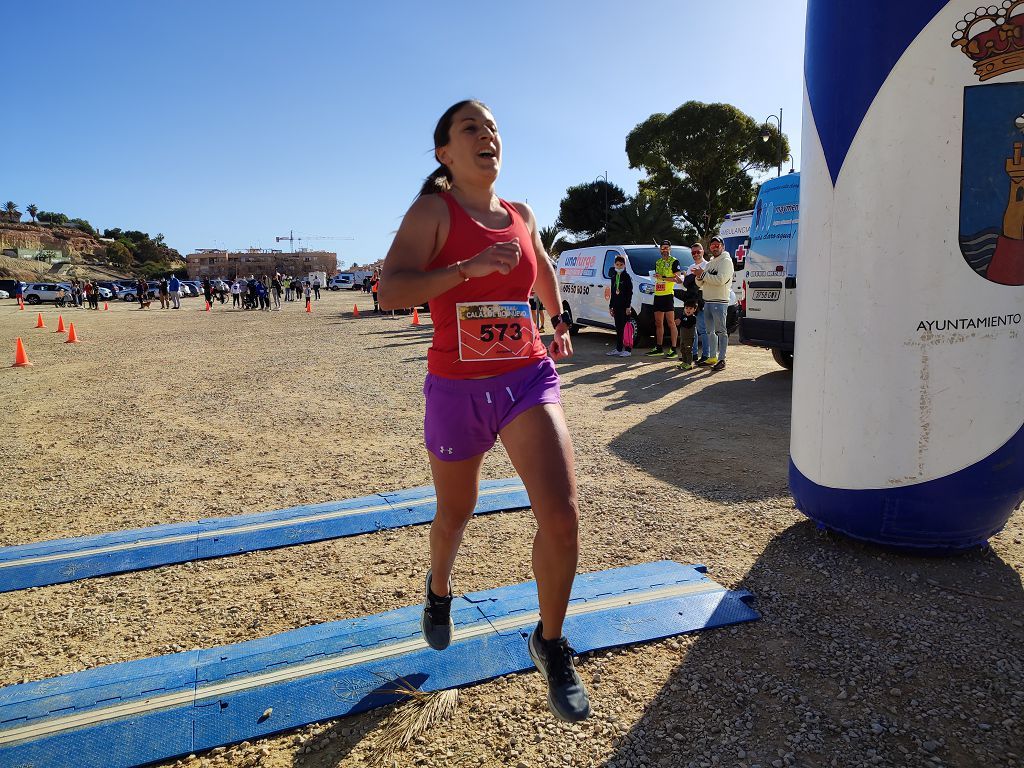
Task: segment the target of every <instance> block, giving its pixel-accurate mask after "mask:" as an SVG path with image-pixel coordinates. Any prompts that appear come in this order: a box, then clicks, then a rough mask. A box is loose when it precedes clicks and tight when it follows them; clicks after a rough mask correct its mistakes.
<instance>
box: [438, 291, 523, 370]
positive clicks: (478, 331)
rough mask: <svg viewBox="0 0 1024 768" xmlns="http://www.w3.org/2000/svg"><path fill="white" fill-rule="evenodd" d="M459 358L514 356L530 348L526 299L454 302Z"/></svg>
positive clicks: (463, 360)
mask: <svg viewBox="0 0 1024 768" xmlns="http://www.w3.org/2000/svg"><path fill="white" fill-rule="evenodd" d="M455 318H456V322H457V323H458V326H459V360H461V361H462V362H464V363H473V362H480V361H485V360H517V359H521V358H524V357H529V356H530V354H531V353H532V352H533V339H534V328H533V317H532V316H531V315H530V304H529V302H526V301H502V302H497V303H492V304H478V303H476V302H462V303H459V304H456V305H455Z"/></svg>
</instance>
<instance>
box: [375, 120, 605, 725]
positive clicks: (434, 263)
mask: <svg viewBox="0 0 1024 768" xmlns="http://www.w3.org/2000/svg"><path fill="white" fill-rule="evenodd" d="M434 148H435V149H434V155H435V157H436V159H437V160H438V162H439V163H440V166H439V167H438V168H437V170H435V171H434V172H433V173H432V174H431V175H430V176H429V177H428V178H427V180H426V181H425V182H424V185H423V188H422V189H421V190H420V195H419V197H418V198H417V200H416V202H414V203H413V205H412V207H411V208H410V209H409V211H408V213H407V214H406V215H405V218H404V219H403V221H402V225H401V227H400V228H399V230H398V234H397V235H396V236H395V240H394V243H393V244H392V246H391V249H390V250H389V251H388V255H387V259H386V260H385V262H384V273H383V280H382V282H381V283H380V286H379V299H380V306H381V307H382V308H383V309H392V308H396V309H397V308H401V307H410V306H417V305H419V304H422V303H423V302H425V301H429V302H430V312H431V317H432V320H433V323H434V338H433V343H432V345H431V347H430V349H429V350H428V352H427V370H428V373H427V378H426V382H425V383H424V387H423V391H424V395H425V397H426V415H425V419H424V439H425V442H426V447H427V451H428V456H429V459H430V469H431V472H432V474H433V478H434V488H435V491H436V495H437V514H436V515H435V517H434V522H433V524H432V525H431V527H430V565H431V568H430V570H429V571H428V572H427V576H426V585H425V595H424V609H423V618H422V621H421V626H422V629H423V635H424V637H425V639H426V641H427V643H428V644H429V645H430V646H431V647H432V648H435V649H437V650H442V649H444V648H446V647H448V644H449V643H450V642H451V639H452V633H453V631H454V626H453V624H452V621H451V617H450V607H451V601H452V584H451V574H452V568H453V566H454V563H455V556H456V554H457V552H458V549H459V544H460V543H461V541H462V536H463V533H464V532H465V530H466V526H467V524H468V523H469V521H470V519H471V517H472V514H473V509H474V507H475V506H476V501H477V494H478V491H479V485H480V468H481V465H482V464H483V458H484V454H485V453H486V452H487V451H488V450H489V449H490V448H491V447H492V446H493V445H494V443H495V441H496V439H497V438H498V437H500V438H501V441H502V443H503V444H504V446H505V449H506V451H507V452H508V455H509V458H510V459H511V460H512V464H513V465H514V466H515V468H516V471H517V472H518V473H519V476H520V477H521V478H522V480H523V484H524V485H525V486H526V489H527V492H528V493H529V495H530V501H531V503H532V505H533V512H534V514H535V515H536V517H537V528H538V530H537V535H536V537H535V538H534V542H533V571H534V574H535V576H536V578H537V592H538V601H539V604H540V617H541V621H540V622H538V624H537V627H536V628H535V629H534V631H533V633H532V634H531V635H530V639H529V643H528V647H529V651H530V656H531V657H532V658H533V660H534V663H535V664H536V665H537V668H538V669H539V670H540V672H541V674H542V675H543V676H544V678H545V679H546V681H547V683H548V705H549V706H550V708H551V710H552V712H553V713H554V714H555V715H556V716H557V717H559V718H561V719H563V720H567V721H578V720H582V719H584V718H586V717H587V716H588V715H589V714H590V701H589V698H588V696H587V692H586V689H585V688H584V685H583V682H582V680H580V677H579V675H578V674H577V673H576V669H575V667H574V665H573V656H574V653H575V652H574V651H573V650H572V648H570V647H569V643H568V641H567V640H566V638H565V636H564V635H563V634H562V622H563V620H564V618H565V612H566V607H567V606H568V602H569V594H570V591H571V589H572V583H573V579H574V577H575V574H576V563H577V559H578V556H579V513H578V506H577V499H576V472H575V467H574V457H573V447H572V440H571V438H570V437H569V431H568V428H567V427H566V423H565V416H564V414H563V412H562V406H561V394H560V389H559V380H558V373H557V371H556V370H555V365H554V361H555V360H559V359H562V358H565V357H568V356H569V355H571V354H572V346H571V344H570V341H569V326H568V323H566V322H565V318H564V317H563V316H562V315H555V316H553V317H552V329H553V331H554V339H553V340H552V342H551V346H550V348H549V349H547V350H546V349H545V348H544V345H543V343H542V342H541V340H540V336H539V334H538V332H537V329H536V327H535V326H534V324H533V322H532V318H531V317H530V305H529V301H528V299H529V296H530V291H531V290H535V291H536V293H537V297H538V299H539V300H540V301H541V302H542V303H544V304H546V305H547V306H549V307H557V306H559V301H558V282H557V280H556V278H555V273H554V270H553V269H552V267H551V262H550V261H549V260H548V258H547V256H546V254H545V253H544V248H543V246H542V245H541V242H540V237H539V236H538V233H537V223H536V220H535V219H534V216H533V211H531V210H530V208H529V206H527V205H526V204H524V203H509V202H506V201H504V200H502V199H500V198H499V197H497V195H495V193H494V183H495V181H496V180H497V178H498V172H499V169H500V167H501V138H500V136H499V134H498V128H497V126H496V125H495V122H494V117H493V115H492V114H491V112H490V110H489V109H488V108H487V107H486V106H484V105H483V104H481V103H480V102H478V101H462V102H459V103H457V104H455V105H453V106H452V107H450V108H449V109H448V110H447V111H446V112H445V113H444V115H442V116H441V119H440V120H439V121H438V124H437V127H436V129H435V130H434ZM538 446H543V449H542V450H538V449H537V448H538Z"/></svg>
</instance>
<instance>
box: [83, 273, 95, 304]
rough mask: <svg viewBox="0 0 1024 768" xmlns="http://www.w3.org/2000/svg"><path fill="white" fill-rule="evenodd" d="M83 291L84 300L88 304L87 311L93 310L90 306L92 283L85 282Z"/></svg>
mask: <svg viewBox="0 0 1024 768" xmlns="http://www.w3.org/2000/svg"><path fill="white" fill-rule="evenodd" d="M83 290H84V291H85V300H86V302H87V303H88V304H89V309H94V307H93V305H92V291H93V288H92V281H90V280H86V281H85V286H84V287H83Z"/></svg>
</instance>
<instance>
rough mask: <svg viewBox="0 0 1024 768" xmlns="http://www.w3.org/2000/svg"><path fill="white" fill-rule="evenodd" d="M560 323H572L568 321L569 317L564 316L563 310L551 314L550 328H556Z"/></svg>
mask: <svg viewBox="0 0 1024 768" xmlns="http://www.w3.org/2000/svg"><path fill="white" fill-rule="evenodd" d="M562 323H565V324H566V325H572V323H570V322H569V318H568V317H566V316H565V313H564V312H563V313H562V314H559V315H553V316H552V318H551V327H552V329H554V328H557V327H558V326H560V325H561V324H562Z"/></svg>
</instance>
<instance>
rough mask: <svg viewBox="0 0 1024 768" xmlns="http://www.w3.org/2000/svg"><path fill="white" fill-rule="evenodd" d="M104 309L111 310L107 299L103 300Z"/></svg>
mask: <svg viewBox="0 0 1024 768" xmlns="http://www.w3.org/2000/svg"><path fill="white" fill-rule="evenodd" d="M103 311H104V312H109V311H110V305H109V304H107V302H105V301H104V302H103Z"/></svg>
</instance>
